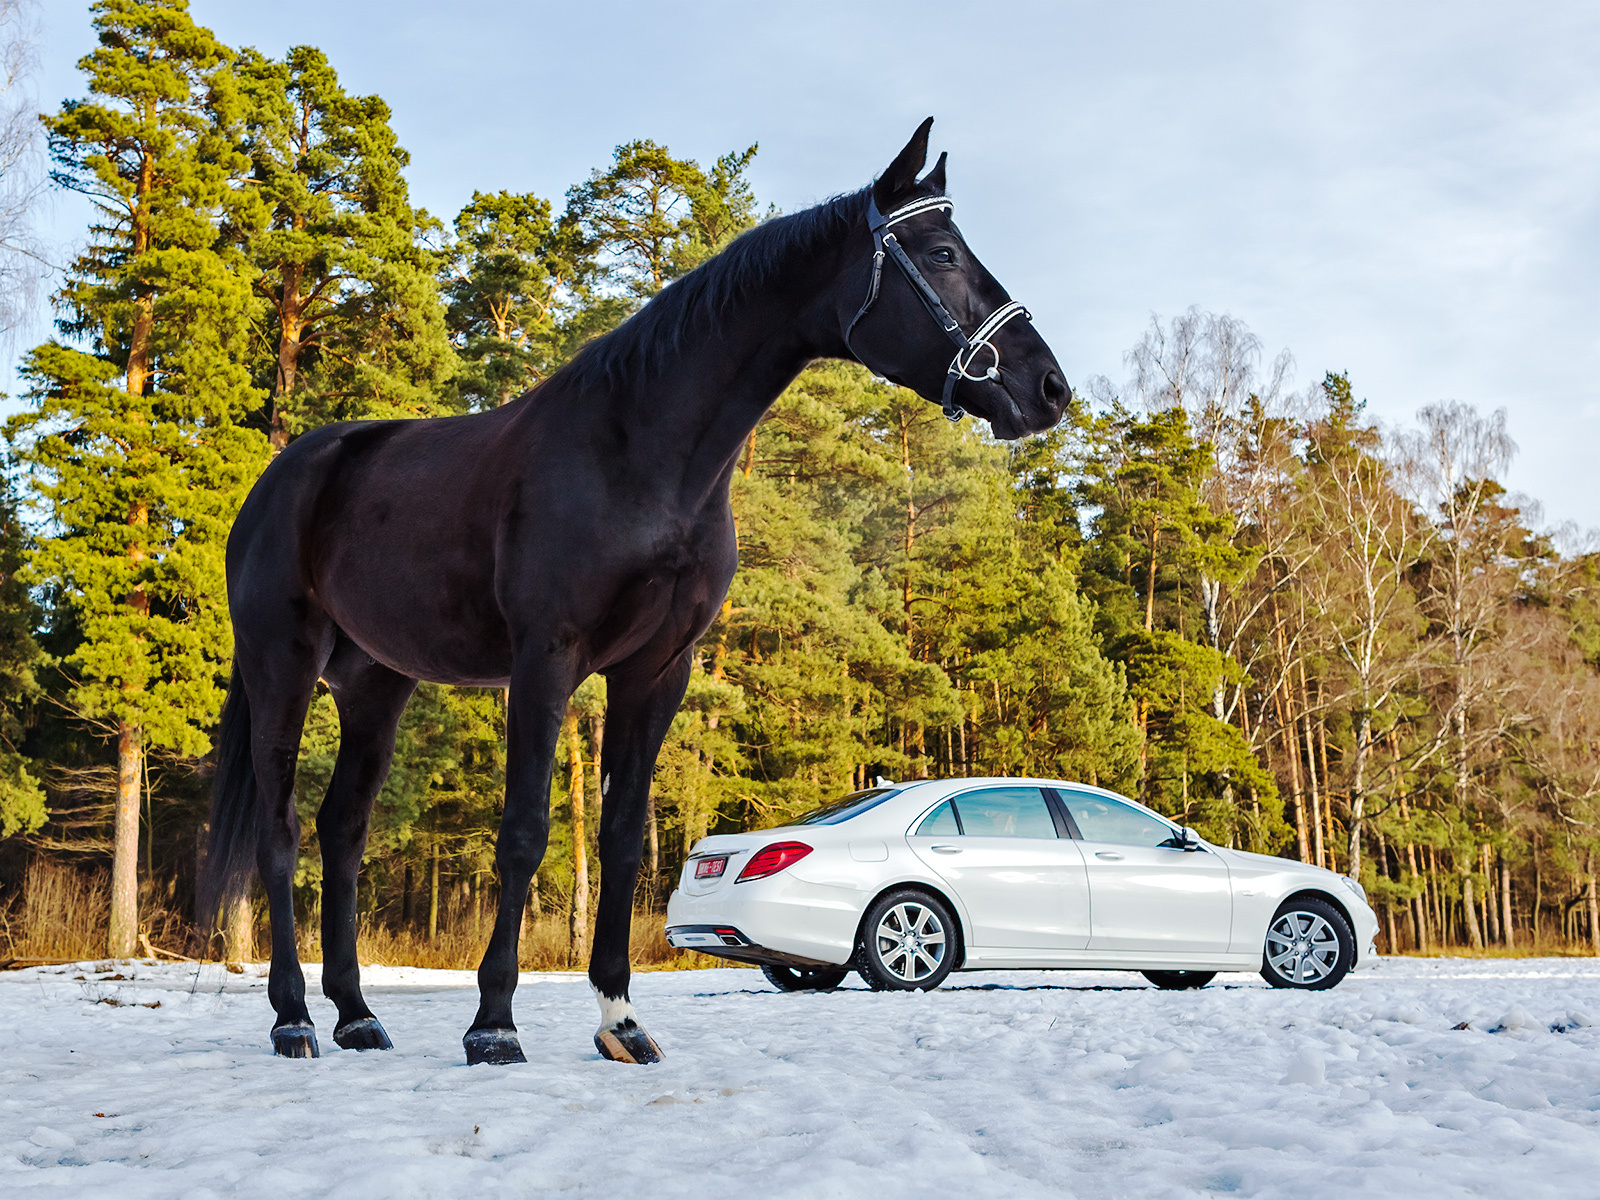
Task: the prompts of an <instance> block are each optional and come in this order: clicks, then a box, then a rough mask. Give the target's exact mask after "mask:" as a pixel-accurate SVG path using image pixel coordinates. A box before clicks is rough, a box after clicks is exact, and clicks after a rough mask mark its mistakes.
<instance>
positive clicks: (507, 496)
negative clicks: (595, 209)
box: [202, 118, 1071, 1063]
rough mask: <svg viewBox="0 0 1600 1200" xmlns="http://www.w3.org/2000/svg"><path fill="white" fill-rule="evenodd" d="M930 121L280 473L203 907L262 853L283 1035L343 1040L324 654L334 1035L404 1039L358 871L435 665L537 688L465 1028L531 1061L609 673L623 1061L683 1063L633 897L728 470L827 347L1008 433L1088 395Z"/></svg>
mask: <svg viewBox="0 0 1600 1200" xmlns="http://www.w3.org/2000/svg"><path fill="white" fill-rule="evenodd" d="M932 124H933V122H932V119H931V118H930V119H929V120H927V121H925V122H923V124H922V126H921V127H920V128H919V129H918V130H917V132H916V134H915V136H913V137H912V139H911V141H910V142H909V143H908V144H907V146H906V147H905V149H904V150H902V151H901V152H900V154H899V156H898V157H897V158H896V159H895V160H894V162H893V163H891V164H890V166H889V168H888V170H886V171H885V172H884V173H883V175H882V177H881V178H879V179H878V180H877V182H876V183H874V184H873V185H872V186H871V187H869V188H865V189H863V190H862V191H860V192H856V193H854V194H851V195H846V196H842V197H838V198H836V199H833V200H830V201H828V202H827V203H824V204H821V205H818V206H817V207H815V208H812V209H808V210H807V211H805V212H800V213H796V214H795V215H793V216H787V217H779V218H777V219H775V220H772V221H769V222H767V223H766V224H764V225H762V226H760V227H759V228H757V229H755V230H753V231H752V232H750V233H747V234H745V235H744V236H743V237H741V238H739V239H738V240H737V241H735V242H733V243H732V244H731V245H730V246H729V247H728V248H727V249H726V250H724V251H723V252H722V253H721V254H719V255H717V256H716V257H715V258H713V259H712V260H711V261H709V262H708V263H706V264H705V265H704V266H702V267H700V268H699V269H698V270H696V271H694V272H692V273H691V274H689V275H688V276H686V277H685V278H683V279H681V280H679V281H678V282H676V283H674V284H672V285H671V286H670V287H668V288H666V289H664V290H663V291H662V292H661V294H660V295H658V296H657V297H656V298H655V299H654V300H652V301H651V302H650V303H649V304H647V305H645V306H644V308H643V309H641V310H640V311H639V312H638V313H637V314H635V315H634V316H633V317H632V318H631V319H630V320H629V321H627V322H626V323H625V324H623V325H622V326H621V327H620V328H618V329H617V330H615V331H614V332H612V333H610V334H608V335H606V336H605V337H602V338H599V339H597V340H596V341H594V342H593V343H591V344H590V345H588V346H587V347H585V348H584V350H583V351H582V352H581V353H580V354H578V355H577V356H576V357H575V358H574V359H573V361H572V362H571V363H570V364H569V365H568V366H566V367H565V368H563V369H562V370H560V371H558V372H556V373H555V374H554V375H552V376H551V377H550V379H548V380H547V381H545V382H544V383H543V384H541V385H540V386H539V387H537V388H535V389H534V390H533V391H532V392H529V393H528V394H527V395H525V396H523V397H521V398H520V399H518V400H515V401H513V402H512V403H509V404H507V405H505V406H504V407H503V408H499V409H496V410H495V411H493V412H486V413H480V414H475V415H471V416H462V417H447V418H443V419H439V420H419V421H363V422H350V423H346V424H340V425H331V426H328V427H326V428H323V429H318V430H316V431H315V432H313V433H309V434H307V435H305V436H304V437H302V438H300V439H299V440H298V441H296V442H295V443H294V444H293V445H291V446H289V447H288V449H286V450H285V451H284V452H283V453H282V454H281V455H279V456H278V458H277V459H276V460H275V461H274V462H273V463H272V465H271V466H270V467H268V468H267V470H266V472H265V473H264V474H263V475H262V476H261V479H260V481H259V482H257V484H256V486H255V488H254V490H253V491H251V493H250V496H249V498H248V499H247V500H246V501H245V504H244V507H243V509H242V510H241V511H240V513H239V518H238V520H237V521H236V522H235V523H234V527H233V532H232V535H231V536H230V537H229V539H228V559H227V561H228V600H229V606H230V610H231V612H232V615H233V628H234V636H235V650H234V669H233V681H232V685H231V687H230V688H229V691H228V700H227V704H226V706H225V707H224V710H223V714H222V725H221V733H220V745H219V750H218V758H219V762H218V769H217V779H216V787H215V792H214V796H213V803H212V813H211V828H210V845H209V852H208V856H207V860H206V872H205V877H204V879H203V881H202V897H203V903H202V909H203V910H204V909H209V910H210V912H211V913H213V914H214V913H215V911H216V908H217V906H218V905H219V904H220V903H222V902H223V901H224V900H226V899H227V898H229V897H232V896H237V895H239V894H240V893H241V891H242V890H243V889H244V888H245V887H246V886H247V885H248V882H249V878H250V873H251V867H252V866H254V867H255V868H256V869H258V870H259V872H260V876H261V879H262V882H263V884H264V885H265V890H266V894H267V902H268V904H269V906H270V913H271V926H272V969H271V974H270V976H269V982H268V989H267V995H268V997H269V998H270V1000H271V1002H272V1007H273V1009H274V1010H275V1011H276V1013H277V1020H276V1023H275V1024H274V1026H273V1029H272V1042H273V1047H274V1049H275V1050H276V1051H277V1052H278V1053H279V1054H282V1055H286V1056H289V1057H314V1056H315V1055H316V1054H317V1041H316V1033H315V1031H314V1029H313V1027H312V1023H311V1017H310V1013H309V1012H308V1011H307V1009H306V1002H305V979H304V976H303V975H302V974H301V970H300V963H299V960H298V958H297V956H296V952H295V935H294V903H293V894H292V887H293V880H294V873H295V865H296V860H297V856H298V853H299V846H300V827H299V821H298V819H297V817H296V815H295V807H294V798H293V786H294V778H295V762H296V757H297V754H298V750H299V745H300V731H301V726H302V724H303V722H304V720H305V714H306V709H307V706H308V705H309V703H310V701H311V697H312V691H313V688H314V687H315V686H316V683H317V681H318V679H321V680H323V681H324V682H326V684H327V685H328V688H329V689H330V691H331V692H332V694H333V698H334V702H335V704H336V705H337V706H338V711H339V725H340V743H339V756H338V760H337V763H336V766H335V769H334V773H333V779H332V781H331V782H330V783H329V785H328V793H327V796H326V797H325V798H324V800H323V802H322V807H321V810H320V811H319V812H318V814H317V834H318V836H319V838H320V839H321V843H322V856H323V898H322V947H323V955H324V964H323V966H324V969H323V976H322V982H323V990H324V992H326V994H327V996H328V998H329V999H330V1000H332V1001H333V1002H334V1004H336V1005H337V1006H338V1009H339V1023H338V1025H337V1026H336V1027H335V1029H334V1035H333V1036H334V1040H335V1041H336V1042H337V1043H338V1044H339V1045H341V1046H344V1047H347V1048H355V1049H379V1048H387V1047H388V1046H389V1045H390V1042H389V1039H388V1036H387V1035H386V1034H385V1033H384V1030H383V1027H382V1026H381V1025H380V1024H379V1023H378V1021H377V1018H375V1017H374V1016H373V1015H372V1012H371V1010H370V1009H369V1008H368V1007H367V1004H366V1001H365V1000H363V999H362V995H361V986H360V968H359V965H358V963H357V961H356V876H357V874H358V872H359V870H360V867H361V857H362V852H363V849H364V847H365V843H366V837H367V825H368V820H369V817H370V815H371V812H372V805H373V801H374V798H375V797H376V796H377V793H378V790H379V788H380V787H381V785H382V783H383V780H384V778H385V776H386V775H387V773H388V770H389V763H390V759H391V758H392V756H393V753H394V740H395V730H396V727H397V725H398V723H399V720H400V714H401V711H402V710H403V709H404V708H405V705H406V701H407V699H408V698H409V697H410V695H411V693H412V690H413V689H414V688H415V687H416V685H417V681H418V680H420V679H428V680H433V681H435V682H438V683H450V684H460V685H465V686H471V687H507V686H509V688H510V697H509V709H508V717H507V728H506V741H507V758H506V764H507V765H506V797H505V815H504V817H503V818H502V820H501V823H500V836H499V841H498V844H497V846H496V850H495V864H496V867H497V869H498V871H499V877H500V902H499V909H498V911H497V913H496V915H495V926H494V934H493V936H492V937H491V938H490V940H489V946H488V949H487V951H486V952H485V953H484V957H483V963H482V965H481V966H480V967H479V969H478V984H479V992H480V1003H479V1007H478V1015H477V1018H476V1019H475V1020H474V1021H473V1022H472V1027H471V1029H470V1030H469V1031H468V1032H467V1034H466V1036H465V1038H464V1039H463V1041H464V1044H465V1046H466V1052H467V1061H468V1062H469V1063H479V1062H492V1063H505V1062H519V1061H523V1055H522V1049H521V1047H520V1045H519V1044H518V1041H517V1035H516V1026H515V1025H514V1024H513V1023H512V1019H511V997H512V992H513V991H514V990H515V988H516V983H517V935H518V931H519V928H520V926H521V921H522V909H523V904H524V902H525V900H526V898H527V895H528V885H529V883H530V881H531V880H532V878H533V874H534V872H535V871H536V870H537V869H538V867H539V863H540V860H541V859H542V858H543V856H544V852H545V842H546V838H547V836H548V832H549V823H550V818H549V805H550V778H551V772H552V769H553V764H554V757H555V750H556V741H557V735H558V732H559V730H560V728H561V723H562V718H563V715H564V713H565V710H566V707H567V702H568V700H569V698H570V697H571V695H572V693H573V691H574V690H575V689H576V688H577V686H578V684H579V683H580V682H582V680H583V679H584V678H586V677H587V676H588V675H589V674H591V673H594V672H598V673H600V674H602V675H604V676H605V677H606V681H607V697H608V706H607V711H606V738H605V747H604V753H603V757H602V762H601V784H600V792H601V795H602V797H603V801H602V816H601V821H600V833H599V847H600V867H601V875H600V880H601V886H600V903H599V908H598V912H597V919H596V924H595V936H594V952H593V954H592V956H591V957H590V961H589V980H590V982H591V984H592V985H593V987H594V990H595V993H596V995H597V998H598V999H599V1002H600V1011H601V1024H600V1031H599V1033H598V1034H597V1035H596V1037H595V1043H596V1045H597V1047H598V1048H599V1050H600V1052H601V1054H603V1055H604V1056H606V1057H607V1058H611V1059H616V1060H620V1061H625V1062H653V1061H655V1060H656V1059H657V1058H659V1056H660V1051H659V1049H658V1048H657V1046H656V1045H655V1043H654V1042H653V1041H652V1040H651V1038H650V1037H649V1035H648V1034H646V1033H645V1031H644V1029H643V1028H642V1027H641V1026H640V1025H639V1024H638V1022H637V1020H636V1018H635V1015H634V1011H633V1008H632V1005H631V1004H630V1003H629V1002H628V980H629V971H628V933H629V918H630V915H631V911H632V907H633V893H634V884H635V881H636V879H637V876H638V871H639V863H640V858H641V855H642V850H643V840H644V839H643V834H644V826H645V811H646V804H647V799H648V795H649V789H650V780H651V774H652V772H653V770H654V767H655V761H656V754H657V752H658V751H659V749H660V746H661V740H662V738H663V737H664V736H665V734H666V731H667V727H668V725H669V724H670V723H671V721H672V717H673V714H674V713H675V712H676V711H677V708H678V705H679V703H680V701H681V700H682V698H683V693H684V688H685V685H686V683H687V681H688V677H689V668H690V662H691V656H692V655H693V653H694V649H695V644H696V642H697V641H698V640H699V638H700V637H701V636H702V635H703V634H704V633H705V631H706V629H707V628H708V627H709V626H710V624H711V621H712V619H713V618H714V617H715V615H716V613H717V611H718V608H719V607H720V605H721V603H722V598H723V596H724V594H725V593H726V591H727V588H728V584H729V582H730V581H731V580H732V578H733V572H734V567H735V565H736V561H737V553H738V547H737V544H736V541H735V538H734V527H733V518H732V513H731V510H730V509H729V505H728V483H729V479H730V477H731V474H732V472H733V469H734V464H735V462H736V461H737V459H738V456H739V453H740V449H741V447H742V446H743V445H744V442H745V439H746V438H747V437H748V436H749V435H750V432H751V430H752V429H754V428H755V426H756V423H757V422H758V421H760V420H761V417H762V414H763V413H765V412H766V410H767V408H768V406H769V405H770V404H771V403H772V402H773V400H774V399H775V398H776V397H777V395H778V394H779V392H781V391H782V390H783V388H784V387H785V386H786V385H787V384H788V383H789V382H790V380H792V379H793V378H794V377H795V375H796V374H797V373H798V372H799V371H800V370H801V368H803V367H804V366H805V365H806V363H808V362H810V361H811V360H812V359H815V358H825V357H831V358H848V359H859V361H861V362H863V363H865V364H867V365H868V366H869V367H870V368H871V369H872V370H873V371H875V372H877V373H878V374H880V375H883V376H886V377H887V378H889V379H891V380H893V381H895V382H896V383H900V384H902V385H904V386H906V387H909V388H912V389H915V390H916V391H917V392H918V393H920V394H921V395H923V396H924V397H927V398H929V399H933V398H935V397H938V398H940V399H942V400H943V402H944V404H945V407H946V412H947V414H948V415H951V416H958V415H959V413H960V409H959V408H957V407H956V406H955V402H956V400H959V402H960V404H961V405H962V406H964V407H965V408H968V409H971V410H972V411H973V412H974V413H975V414H977V415H978V416H981V417H983V418H985V419H986V420H988V421H989V423H990V426H991V427H992V428H993V430H994V432H995V433H996V434H997V435H998V436H1000V437H1002V438H1016V437H1021V436H1023V435H1024V434H1028V433H1033V432H1037V431H1039V430H1042V429H1047V428H1049V427H1050V426H1052V425H1054V424H1055V423H1056V422H1057V421H1058V420H1059V419H1060V417H1061V413H1062V410H1063V408H1064V407H1065V406H1066V404H1067V401H1068V399H1069V398H1070V396H1071V393H1070V391H1069V390H1068V387H1067V384H1066V381H1065V380H1064V379H1063V378H1062V375H1061V372H1060V369H1059V368H1058V367H1057V365H1056V360H1055V358H1054V357H1053V356H1052V354H1051V353H1050V349H1049V347H1047V346H1046V345H1045V343H1044V341H1043V339H1042V338H1040V337H1039V335H1038V334H1037V333H1036V332H1035V331H1034V329H1033V327H1032V326H1031V325H1029V324H1028V323H1027V321H1026V320H1020V319H1019V320H1012V319H1011V318H1012V317H1018V316H1020V317H1026V313H1025V312H1024V311H1022V309H1021V306H1020V305H1016V304H1013V303H1011V302H1010V298H1009V297H1008V296H1007V295H1006V292H1005V290H1004V289H1003V288H1002V287H1001V286H1000V284H999V283H997V282H996V281H995V279H994V278H993V276H991V275H990V274H989V273H988V271H986V270H984V268H983V266H982V265H981V264H980V263H979V262H978V260H977V259H976V258H975V257H973V255H972V252H971V251H970V250H968V249H967V245H966V243H965V241H963V239H962V237H961V234H960V233H959V232H958V231H957V229H956V227H955V225H954V224H953V223H952V221H951V219H950V205H949V203H948V202H947V201H943V200H942V199H941V198H942V197H943V195H944V182H945V180H944V164H945V160H944V156H942V155H941V156H940V158H939V161H938V163H937V164H936V165H935V166H934V168H933V170H931V171H930V172H929V173H928V174H927V176H926V177H925V178H923V179H921V180H918V178H917V174H918V172H919V171H920V170H921V169H922V166H923V163H924V161H925V159H926V154H927V145H928V131H929V129H930V127H931V126H932ZM886 264H887V265H888V266H889V267H891V268H893V269H889V270H885V269H884V267H885V265H886ZM965 330H973V331H974V333H973V334H972V335H971V336H969V335H967V334H966V333H965V332H964V331H965ZM953 347H954V352H955V354H956V358H955V360H954V361H953V362H952V359H951V354H952V348H953Z"/></svg>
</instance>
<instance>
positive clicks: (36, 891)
mask: <svg viewBox="0 0 1600 1200" xmlns="http://www.w3.org/2000/svg"><path fill="white" fill-rule="evenodd" d="M108 882H109V881H108V879H107V877H106V873H105V872H103V871H79V870H76V869H74V868H72V867H68V866H63V865H61V864H59V863H53V862H51V861H49V860H48V859H43V858H36V859H34V860H33V861H32V862H30V863H29V864H28V869H27V873H26V875H24V877H23V881H22V894H21V895H20V896H18V897H17V898H16V899H15V900H14V901H12V903H10V904H9V905H6V906H5V907H4V908H3V909H0V937H3V938H4V939H5V952H4V957H6V958H17V959H24V960H26V959H37V958H58V959H74V960H76V959H82V958H100V957H103V956H104V955H105V949H106V922H107V920H108V918H109V915H110V911H111V898H110V892H109V889H108Z"/></svg>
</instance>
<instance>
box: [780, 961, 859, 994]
mask: <svg viewBox="0 0 1600 1200" xmlns="http://www.w3.org/2000/svg"><path fill="white" fill-rule="evenodd" d="M761 973H762V974H763V975H765V976H766V977H767V982H768V983H770V984H771V985H772V986H773V987H775V988H777V989H778V990H779V991H780V992H831V991H833V989H834V988H836V987H838V986H839V985H840V984H841V983H843V982H844V977H845V976H846V975H848V974H850V968H848V967H775V966H768V965H766V964H763V965H762V967H761Z"/></svg>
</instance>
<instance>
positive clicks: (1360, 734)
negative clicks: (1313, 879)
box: [1345, 711, 1372, 879]
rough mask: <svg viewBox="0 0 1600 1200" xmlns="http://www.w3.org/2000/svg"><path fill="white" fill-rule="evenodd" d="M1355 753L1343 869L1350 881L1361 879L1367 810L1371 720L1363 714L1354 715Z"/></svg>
mask: <svg viewBox="0 0 1600 1200" xmlns="http://www.w3.org/2000/svg"><path fill="white" fill-rule="evenodd" d="M1355 725H1356V753H1355V762H1354V763H1353V764H1352V765H1351V769H1350V850H1349V854H1350V861H1349V863H1348V864H1347V866H1346V868H1345V872H1346V874H1348V875H1349V876H1350V878H1351V879H1360V878H1361V827H1362V822H1363V820H1364V818H1365V816H1366V809H1367V754H1368V752H1369V751H1370V750H1371V749H1372V719H1371V717H1370V716H1369V715H1368V714H1367V713H1366V712H1365V711H1362V712H1359V713H1357V714H1356V720H1355Z"/></svg>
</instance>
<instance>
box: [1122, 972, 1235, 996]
mask: <svg viewBox="0 0 1600 1200" xmlns="http://www.w3.org/2000/svg"><path fill="white" fill-rule="evenodd" d="M1139 974H1141V975H1143V976H1144V977H1145V978H1146V979H1148V980H1149V981H1150V982H1151V983H1153V984H1155V985H1156V986H1157V987H1158V988H1160V989H1161V990H1162V991H1164V992H1186V991H1189V990H1190V989H1192V988H1203V987H1205V985H1206V984H1208V983H1210V982H1211V981H1212V980H1213V979H1215V978H1216V977H1217V973H1216V972H1215V971H1140V972H1139Z"/></svg>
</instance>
